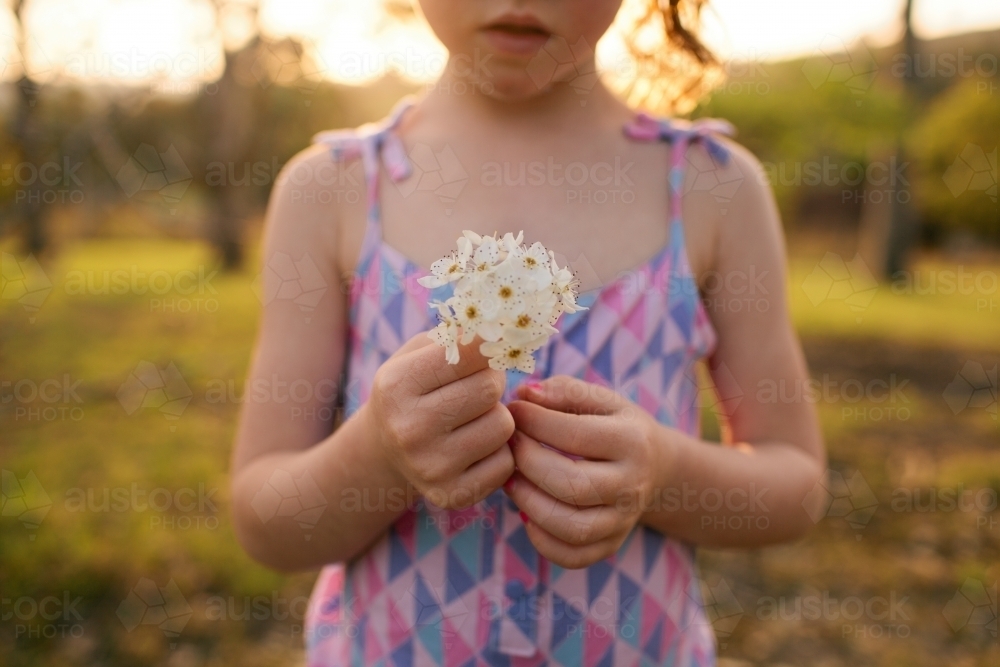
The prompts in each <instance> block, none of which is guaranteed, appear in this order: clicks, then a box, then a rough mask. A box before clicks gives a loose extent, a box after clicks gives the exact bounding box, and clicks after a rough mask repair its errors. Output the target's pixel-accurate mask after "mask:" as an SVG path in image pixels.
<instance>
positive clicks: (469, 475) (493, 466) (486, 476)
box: [458, 443, 514, 504]
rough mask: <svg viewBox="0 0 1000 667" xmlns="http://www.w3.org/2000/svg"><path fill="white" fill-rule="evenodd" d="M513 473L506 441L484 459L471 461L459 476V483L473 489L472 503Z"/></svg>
mask: <svg viewBox="0 0 1000 667" xmlns="http://www.w3.org/2000/svg"><path fill="white" fill-rule="evenodd" d="M513 474H514V455H513V454H511V451H510V447H508V446H507V444H506V443H504V444H503V445H501V447H500V449H498V450H496V451H495V452H493V453H492V454H490V455H489V456H487V457H486V458H485V459H482V460H480V461H477V462H476V463H473V464H472V465H471V466H469V468H468V469H467V470H466V471H465V472H464V473H462V475H461V476H460V477H459V482H458V483H459V484H461V485H463V486H466V487H468V488H471V489H473V491H474V494H473V497H474V498H475V500H473V502H472V504H475V503H478V502H479V501H480V500H483V499H484V498H486V497H487V496H488V495H490V494H491V493H493V492H494V491H496V490H497V489H499V488H500V487H501V486H503V484H504V482H506V481H507V480H508V479H510V476H511V475H513Z"/></svg>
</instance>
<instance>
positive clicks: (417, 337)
mask: <svg viewBox="0 0 1000 667" xmlns="http://www.w3.org/2000/svg"><path fill="white" fill-rule="evenodd" d="M433 342H434V341H432V340H431V339H430V338H429V337H428V336H427V332H426V331H421V332H420V333H418V334H414V335H413V336H410V337H409V338H408V339H407V340H406V342H405V343H403V344H402V345H400V346H399V349H397V350H396V351H395V352H393V353H392V356H393V357H401V356H403V355H404V354H407V353H409V352H412V351H414V350H419V349H420V348H422V347H424V346H425V345H430V344H432V343H433Z"/></svg>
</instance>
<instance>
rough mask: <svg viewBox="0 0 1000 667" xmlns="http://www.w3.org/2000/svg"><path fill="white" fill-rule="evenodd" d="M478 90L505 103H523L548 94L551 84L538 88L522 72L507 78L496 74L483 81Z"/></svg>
mask: <svg viewBox="0 0 1000 667" xmlns="http://www.w3.org/2000/svg"><path fill="white" fill-rule="evenodd" d="M480 90H482V91H483V92H484V93H486V94H488V95H489V96H490V97H492V98H494V99H498V100H503V101H505V102H525V101H527V100H530V99H533V98H536V97H540V96H542V95H545V94H546V93H548V92H549V91H550V90H551V84H548V85H542V86H539V85H538V84H536V83H535V82H534V81H532V79H531V77H529V76H528V75H527V74H526V73H524V72H520V73H517V74H511V75H508V76H504V75H502V74H499V73H498V74H495V75H494V76H492V77H490V78H489V79H488V81H484V82H483V83H482V84H481V85H480Z"/></svg>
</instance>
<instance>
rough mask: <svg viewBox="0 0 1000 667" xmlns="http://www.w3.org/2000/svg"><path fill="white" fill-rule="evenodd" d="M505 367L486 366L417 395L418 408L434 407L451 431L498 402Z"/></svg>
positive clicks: (442, 422)
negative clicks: (501, 369)
mask: <svg viewBox="0 0 1000 667" xmlns="http://www.w3.org/2000/svg"><path fill="white" fill-rule="evenodd" d="M505 386H506V379H505V375H504V373H503V371H498V370H494V369H492V368H484V369H482V370H480V371H476V372H475V373H473V374H472V375H468V376H466V377H464V378H462V379H460V380H455V381H454V382H449V383H448V384H446V385H444V386H443V387H438V388H437V389H435V390H434V391H432V392H430V393H427V394H423V395H421V396H419V397H418V398H417V401H416V404H415V405H416V407H417V408H427V409H430V410H433V411H434V412H435V413H436V414H437V415H438V416H439V417H440V420H441V424H442V425H443V426H444V428H445V429H446V430H448V431H452V430H454V429H456V428H458V427H459V426H461V425H463V424H466V423H468V422H470V421H472V420H473V419H475V418H476V417H478V416H480V415H482V414H483V413H485V412H486V411H487V410H489V409H490V408H492V407H493V406H494V405H496V404H497V403H498V402H499V401H500V398H501V397H502V396H503V391H504V387H505Z"/></svg>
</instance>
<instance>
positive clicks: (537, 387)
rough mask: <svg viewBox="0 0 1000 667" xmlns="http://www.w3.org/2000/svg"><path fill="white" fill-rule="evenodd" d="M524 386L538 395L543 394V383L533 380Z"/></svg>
mask: <svg viewBox="0 0 1000 667" xmlns="http://www.w3.org/2000/svg"><path fill="white" fill-rule="evenodd" d="M524 386H525V387H527V388H528V390H529V391H533V392H535V393H537V394H540V393H542V383H541V382H538V381H537V380H532V381H531V382H525V383H524Z"/></svg>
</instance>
